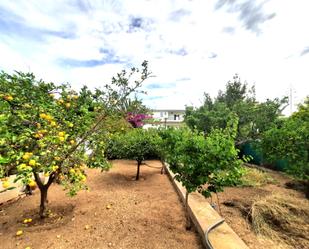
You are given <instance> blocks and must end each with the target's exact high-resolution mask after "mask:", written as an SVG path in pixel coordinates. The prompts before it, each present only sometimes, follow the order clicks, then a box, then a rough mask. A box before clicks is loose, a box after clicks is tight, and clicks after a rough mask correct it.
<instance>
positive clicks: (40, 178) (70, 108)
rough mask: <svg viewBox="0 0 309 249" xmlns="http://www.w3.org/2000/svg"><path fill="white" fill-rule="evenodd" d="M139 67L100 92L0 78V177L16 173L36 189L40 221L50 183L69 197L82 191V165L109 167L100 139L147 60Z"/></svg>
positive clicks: (19, 76) (20, 76) (26, 77)
mask: <svg viewBox="0 0 309 249" xmlns="http://www.w3.org/2000/svg"><path fill="white" fill-rule="evenodd" d="M142 66H143V68H142V71H139V69H136V68H132V70H131V71H130V72H129V73H127V72H126V71H122V72H121V73H120V74H118V75H117V76H116V77H114V78H113V79H112V84H110V85H107V86H106V87H105V88H104V91H102V90H95V91H90V90H89V89H87V87H83V88H82V89H81V90H80V91H79V92H76V91H74V90H73V89H72V88H71V87H70V86H69V85H65V84H63V85H60V86H56V85H54V84H53V83H46V82H43V81H42V80H37V79H35V77H34V75H33V74H30V73H27V74H24V73H15V74H13V75H9V74H6V73H4V72H2V73H1V74H0V110H1V116H0V124H1V128H0V129H1V133H0V134H1V135H0V151H1V158H0V163H1V164H0V165H1V170H0V173H1V174H2V177H3V176H4V175H8V174H10V173H16V174H17V178H16V179H17V180H21V181H22V182H23V183H24V184H27V185H29V186H30V187H31V186H35V185H37V186H38V188H39V190H40V193H41V201H40V211H39V214H40V216H41V217H42V218H43V217H45V209H46V202H47V193H48V189H49V187H50V186H51V184H52V183H53V182H55V181H57V182H59V183H61V184H62V185H63V186H64V188H65V189H67V190H68V193H69V194H70V195H75V194H76V193H77V192H78V191H79V190H81V189H86V188H87V186H86V173H85V169H86V167H87V166H89V167H100V168H102V169H108V168H109V164H108V162H107V160H106V159H105V156H104V150H105V142H104V141H105V139H106V137H108V136H109V134H110V133H111V132H112V130H113V129H115V126H114V125H113V123H115V122H116V119H117V118H118V119H119V118H121V116H122V115H123V114H121V113H116V112H117V110H119V105H121V103H122V102H123V101H125V100H126V99H127V98H128V97H129V96H130V94H131V93H132V92H134V91H136V89H137V88H138V87H140V86H141V84H142V82H143V81H144V80H146V79H147V77H148V76H149V75H150V72H149V71H148V69H147V62H144V63H143V64H142ZM133 74H136V75H137V76H136V77H135V80H134V81H133V82H130V81H129V77H131V76H132V75H133ZM111 127H113V129H111ZM0 177H1V176H0ZM6 187H9V186H6Z"/></svg>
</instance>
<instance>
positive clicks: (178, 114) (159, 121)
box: [152, 109, 185, 127]
mask: <svg viewBox="0 0 309 249" xmlns="http://www.w3.org/2000/svg"><path fill="white" fill-rule="evenodd" d="M184 116H185V110H179V109H178V110H176V109H160V110H153V111H152V117H153V119H154V120H155V122H154V125H159V126H165V127H171V126H172V127H180V126H182V125H183V124H184Z"/></svg>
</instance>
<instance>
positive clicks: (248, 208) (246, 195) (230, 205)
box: [213, 170, 309, 249]
mask: <svg viewBox="0 0 309 249" xmlns="http://www.w3.org/2000/svg"><path fill="white" fill-rule="evenodd" d="M265 174H268V176H270V177H272V178H273V181H272V183H268V184H265V185H263V186H260V187H237V188H236V187H230V188H226V189H225V191H224V193H220V194H219V202H220V207H221V212H222V216H223V217H224V218H225V220H226V222H227V223H228V224H229V225H230V226H231V227H232V228H233V230H234V231H235V232H236V233H237V234H238V235H239V236H240V237H241V238H242V239H243V241H244V242H245V243H246V244H247V245H248V247H249V248H251V249H258V248H273V249H277V248H278V249H279V248H281V249H282V248H286V249H287V248H296V249H302V248H309V214H308V210H309V201H308V200H306V198H305V195H304V193H303V192H300V191H295V190H292V189H288V188H287V187H286V184H287V183H290V182H291V181H292V179H291V178H290V177H288V176H285V175H284V174H282V173H279V172H275V171H270V170H268V171H267V172H266V173H265ZM288 185H290V184H288ZM278 196H279V197H282V198H283V199H286V200H291V202H294V203H295V204H297V205H298V207H297V208H296V209H297V210H293V208H291V207H293V205H295V204H294V203H289V202H286V203H282V206H284V207H285V206H286V208H287V209H288V208H290V209H291V210H290V211H291V212H292V213H291V215H292V214H293V213H294V214H295V213H296V216H298V217H296V218H299V219H300V220H302V222H301V223H302V225H301V226H300V227H298V228H299V230H302V231H301V233H300V234H297V231H295V229H291V228H293V226H294V227H297V224H293V223H294V220H292V219H291V218H292V217H283V216H282V213H278V210H276V209H275V208H276V207H274V205H270V203H272V204H273V203H275V201H276V197H278ZM257 200H262V201H268V202H269V204H267V205H269V206H268V207H266V208H268V209H269V210H270V213H272V215H270V216H271V217H269V218H268V222H269V221H270V220H271V219H274V218H275V219H274V220H272V222H269V223H270V224H271V223H274V224H273V227H274V229H277V232H278V233H279V234H285V235H286V236H285V237H284V238H281V239H280V240H277V239H274V238H273V239H266V238H265V237H262V236H257V235H256V234H255V233H254V231H253V227H252V224H251V212H252V204H253V203H254V202H255V203H256V201H257ZM213 201H214V202H216V198H213ZM289 205H291V207H290V206H289ZM297 205H296V206H297ZM304 208H305V209H306V210H305V211H306V212H303V210H301V209H304ZM279 211H280V210H279ZM301 212H302V213H301ZM283 218H288V219H290V221H288V222H286V223H290V224H284V223H285V221H284V220H283ZM306 222H307V224H306ZM298 226H299V225H298ZM269 232H270V231H269ZM282 242H283V243H282ZM285 242H286V243H285Z"/></svg>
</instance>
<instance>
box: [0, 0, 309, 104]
mask: <svg viewBox="0 0 309 249" xmlns="http://www.w3.org/2000/svg"><path fill="white" fill-rule="evenodd" d="M308 9H309V2H308V1H307V0H293V1H282V0H263V1H259V0H256V1H254V0H207V1H205V0H123V1H120V0H101V1H88V0H67V1H65V0H62V1H60V0H54V1H51V0H50V1H43V0H16V1H11V0H2V1H1V2H0V55H1V56H0V69H1V70H5V71H7V72H12V71H13V70H21V71H31V72H34V73H35V74H36V75H37V76H38V77H39V78H42V79H44V80H46V81H54V82H55V83H62V82H70V83H71V84H72V85H73V86H74V87H76V88H78V87H80V86H82V85H83V84H87V85H88V86H89V87H93V88H94V87H100V86H103V85H105V84H106V83H108V82H110V79H111V77H112V76H113V75H114V74H115V73H117V72H119V71H120V70H121V69H123V68H128V67H130V66H136V65H140V64H141V63H142V61H143V60H145V59H146V60H148V61H149V66H150V69H151V71H152V72H153V74H154V75H155V76H156V77H154V78H151V79H150V80H149V81H147V82H146V83H145V84H144V90H146V91H147V92H148V95H147V96H144V97H143V98H144V101H145V103H146V104H147V105H148V106H149V107H152V108H161V109H162V108H177V109H180V108H184V106H185V105H200V103H201V101H202V98H203V92H208V93H210V95H211V96H215V95H216V93H217V92H218V90H219V89H223V88H224V86H225V84H226V82H227V81H228V80H230V79H232V77H233V75H234V74H235V73H238V74H239V75H240V77H241V79H242V80H244V81H247V82H248V84H249V85H253V84H254V85H255V87H256V93H257V98H258V99H259V100H264V99H266V98H274V97H281V96H284V95H287V94H289V89H290V88H291V86H292V89H293V91H292V92H293V100H294V103H298V102H300V101H301V100H303V98H304V97H305V96H306V95H309V71H308V65H309V30H308V23H309V15H308V13H307V12H308Z"/></svg>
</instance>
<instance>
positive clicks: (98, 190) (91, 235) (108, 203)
mask: <svg viewBox="0 0 309 249" xmlns="http://www.w3.org/2000/svg"><path fill="white" fill-rule="evenodd" d="M148 164H149V165H150V166H152V167H148V166H146V165H143V166H142V167H141V179H140V181H138V182H137V181H134V180H132V179H134V177H135V173H136V163H135V162H134V161H114V162H113V165H114V167H113V168H112V169H111V170H110V171H109V172H107V173H101V172H100V170H95V169H89V170H88V171H87V174H88V185H89V187H90V191H82V192H80V193H79V194H78V195H77V196H76V197H73V198H69V197H67V196H65V192H64V191H63V190H62V188H61V186H59V185H56V184H54V185H53V186H52V187H51V188H50V191H49V198H48V199H49V208H50V210H51V212H50V217H49V218H46V219H45V220H44V221H42V220H40V219H39V217H38V204H39V197H40V196H39V192H38V190H36V191H35V192H34V195H33V196H28V197H25V198H22V199H20V200H17V201H15V202H10V203H6V204H3V205H1V206H0V240H1V247H2V248H7V249H9V248H26V247H27V246H30V247H31V248H32V249H38V248H44V249H45V248H117V249H120V248H123V249H124V248H188V249H190V248H192V249H193V248H194V249H196V248H202V243H201V240H200V238H199V237H198V235H197V234H196V232H194V231H186V230H185V213H184V208H183V205H182V204H181V202H180V200H179V198H178V196H177V194H176V192H175V190H174V188H173V186H172V184H171V182H170V181H169V179H168V177H167V176H166V175H161V174H160V167H161V164H160V162H158V161H150V162H148ZM156 167H158V168H156ZM25 218H27V219H28V218H31V219H33V220H32V222H31V223H30V224H29V225H27V226H26V225H23V220H24V219H25ZM18 230H23V234H22V235H21V236H16V232H17V231H18Z"/></svg>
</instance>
